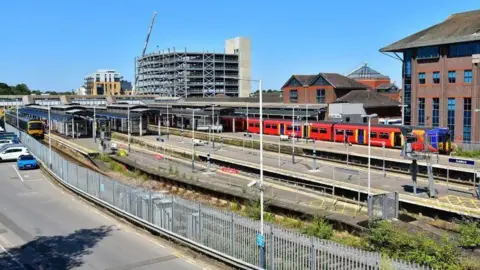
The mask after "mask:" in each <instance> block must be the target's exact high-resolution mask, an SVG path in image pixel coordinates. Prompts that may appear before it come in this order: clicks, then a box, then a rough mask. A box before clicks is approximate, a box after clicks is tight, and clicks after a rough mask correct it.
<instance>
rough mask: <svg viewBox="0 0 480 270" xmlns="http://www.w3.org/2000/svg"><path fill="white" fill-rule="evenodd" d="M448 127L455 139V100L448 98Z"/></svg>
mask: <svg viewBox="0 0 480 270" xmlns="http://www.w3.org/2000/svg"><path fill="white" fill-rule="evenodd" d="M447 127H448V129H449V130H450V134H451V136H452V138H455V98H448V112H447Z"/></svg>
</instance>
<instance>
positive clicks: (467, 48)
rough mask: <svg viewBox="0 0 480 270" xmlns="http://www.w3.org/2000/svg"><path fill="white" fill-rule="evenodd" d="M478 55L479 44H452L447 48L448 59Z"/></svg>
mask: <svg viewBox="0 0 480 270" xmlns="http://www.w3.org/2000/svg"><path fill="white" fill-rule="evenodd" d="M479 53H480V42H470V43H461V44H452V45H450V47H449V57H464V56H472V55H473V54H479Z"/></svg>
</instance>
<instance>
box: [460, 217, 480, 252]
mask: <svg viewBox="0 0 480 270" xmlns="http://www.w3.org/2000/svg"><path fill="white" fill-rule="evenodd" d="M460 243H461V245H462V246H463V247H466V248H475V247H477V246H479V245H480V223H477V222H466V223H463V224H461V225H460Z"/></svg>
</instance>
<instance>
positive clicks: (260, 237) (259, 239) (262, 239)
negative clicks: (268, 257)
mask: <svg viewBox="0 0 480 270" xmlns="http://www.w3.org/2000/svg"><path fill="white" fill-rule="evenodd" d="M256 240H257V241H256V242H257V246H259V247H262V248H264V247H265V236H263V234H261V233H257V238H256Z"/></svg>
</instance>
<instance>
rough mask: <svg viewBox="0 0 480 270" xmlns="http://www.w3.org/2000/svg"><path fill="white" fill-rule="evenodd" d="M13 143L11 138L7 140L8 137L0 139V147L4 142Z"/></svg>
mask: <svg viewBox="0 0 480 270" xmlns="http://www.w3.org/2000/svg"><path fill="white" fill-rule="evenodd" d="M11 143H13V141H12V140H9V139H0V148H1V147H2V146H4V145H6V144H11Z"/></svg>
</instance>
